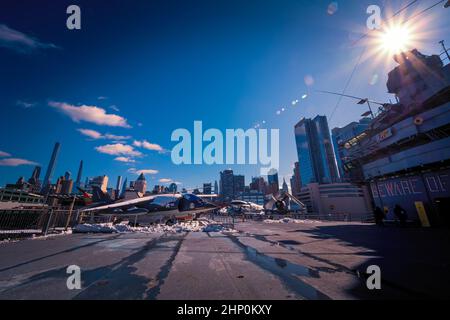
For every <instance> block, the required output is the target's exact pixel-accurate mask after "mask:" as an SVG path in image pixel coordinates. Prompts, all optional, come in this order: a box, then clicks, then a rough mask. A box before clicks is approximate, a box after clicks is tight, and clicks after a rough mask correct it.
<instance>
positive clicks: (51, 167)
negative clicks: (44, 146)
mask: <svg viewBox="0 0 450 320" xmlns="http://www.w3.org/2000/svg"><path fill="white" fill-rule="evenodd" d="M60 148H61V144H60V143H59V142H57V143H55V146H54V147H53V152H52V157H51V158H50V162H49V163H48V167H47V172H46V173H45V178H44V181H43V184H42V191H45V189H46V188H47V187H48V185H49V184H51V180H52V176H53V173H54V172H55V168H56V160H57V159H58V154H59V149H60Z"/></svg>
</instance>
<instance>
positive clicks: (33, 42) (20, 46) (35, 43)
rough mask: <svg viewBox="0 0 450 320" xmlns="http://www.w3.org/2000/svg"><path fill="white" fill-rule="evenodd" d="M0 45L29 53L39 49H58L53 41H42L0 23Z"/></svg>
mask: <svg viewBox="0 0 450 320" xmlns="http://www.w3.org/2000/svg"><path fill="white" fill-rule="evenodd" d="M0 47H4V48H8V49H12V50H15V51H17V52H19V53H30V52H33V51H36V50H39V49H58V46H56V45H54V44H53V43H44V42H41V41H40V40H38V39H36V38H33V37H31V36H29V35H26V34H25V33H22V32H20V31H17V30H14V29H11V28H9V27H8V26H6V25H4V24H0Z"/></svg>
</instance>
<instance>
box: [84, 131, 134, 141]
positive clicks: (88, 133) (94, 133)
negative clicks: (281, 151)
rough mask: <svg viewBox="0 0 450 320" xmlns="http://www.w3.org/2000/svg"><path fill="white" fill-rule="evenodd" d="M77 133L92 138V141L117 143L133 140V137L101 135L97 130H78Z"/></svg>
mask: <svg viewBox="0 0 450 320" xmlns="http://www.w3.org/2000/svg"><path fill="white" fill-rule="evenodd" d="M77 131H79V132H80V133H81V134H83V135H85V136H87V137H89V138H91V139H95V140H98V139H108V140H116V141H120V140H128V139H131V136H118V135H115V134H110V133H107V134H101V133H100V132H98V131H95V130H91V129H77Z"/></svg>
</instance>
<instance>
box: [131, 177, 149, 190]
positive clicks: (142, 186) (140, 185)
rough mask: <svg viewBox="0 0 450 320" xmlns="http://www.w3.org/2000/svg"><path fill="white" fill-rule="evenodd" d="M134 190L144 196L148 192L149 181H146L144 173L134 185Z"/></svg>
mask: <svg viewBox="0 0 450 320" xmlns="http://www.w3.org/2000/svg"><path fill="white" fill-rule="evenodd" d="M134 189H135V190H136V191H137V192H140V193H142V194H144V193H145V192H146V191H147V180H146V179H145V176H144V174H143V173H141V174H140V175H139V178H138V179H137V180H136V182H135V183H134Z"/></svg>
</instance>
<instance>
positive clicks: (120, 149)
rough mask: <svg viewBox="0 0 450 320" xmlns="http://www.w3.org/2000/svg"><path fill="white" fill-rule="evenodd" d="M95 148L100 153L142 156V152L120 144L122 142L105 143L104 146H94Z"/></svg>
mask: <svg viewBox="0 0 450 320" xmlns="http://www.w3.org/2000/svg"><path fill="white" fill-rule="evenodd" d="M95 150H97V151H98V152H100V153H105V154H109V155H113V156H130V157H140V156H142V153H141V152H139V151H136V150H134V148H133V147H132V146H129V145H126V144H122V143H116V144H107V145H104V146H99V147H96V148H95Z"/></svg>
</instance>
